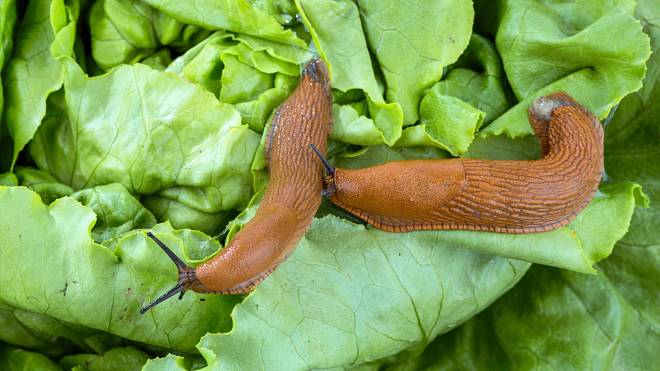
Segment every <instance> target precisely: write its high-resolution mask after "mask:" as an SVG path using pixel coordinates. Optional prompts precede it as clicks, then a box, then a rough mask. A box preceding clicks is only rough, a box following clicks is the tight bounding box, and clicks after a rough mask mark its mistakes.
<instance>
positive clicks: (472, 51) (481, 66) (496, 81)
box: [422, 34, 511, 124]
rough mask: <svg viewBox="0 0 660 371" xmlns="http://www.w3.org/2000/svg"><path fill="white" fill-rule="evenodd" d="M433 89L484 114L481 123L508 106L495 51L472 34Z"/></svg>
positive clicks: (500, 63) (498, 114) (493, 117)
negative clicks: (449, 68) (463, 48)
mask: <svg viewBox="0 0 660 371" xmlns="http://www.w3.org/2000/svg"><path fill="white" fill-rule="evenodd" d="M435 86H438V89H439V92H440V93H442V94H444V95H451V96H453V97H456V98H460V99H461V100H463V101H465V102H467V103H469V104H471V105H473V106H474V107H476V108H477V109H479V110H481V111H483V112H484V114H485V115H486V117H485V118H484V124H488V123H490V122H491V121H493V120H494V119H496V118H497V117H499V116H500V115H501V114H503V113H504V112H505V111H506V110H507V109H508V108H509V107H510V105H511V103H510V98H509V94H510V93H509V92H508V90H507V88H506V84H505V77H504V71H503V70H502V62H501V61H500V56H499V54H497V49H495V45H493V43H492V42H490V40H488V39H486V38H485V37H483V36H480V35H478V34H472V38H471V39H470V44H468V47H467V49H465V51H464V52H463V54H461V56H460V58H459V59H458V61H457V62H456V63H455V64H454V65H452V66H451V70H450V71H449V73H447V75H446V76H445V77H444V78H443V79H442V80H441V81H440V82H438V83H437V84H436V85H435ZM435 86H434V88H435ZM422 116H423V112H422ZM422 118H423V117H422Z"/></svg>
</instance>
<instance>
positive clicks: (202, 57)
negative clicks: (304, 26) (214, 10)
mask: <svg viewBox="0 0 660 371" xmlns="http://www.w3.org/2000/svg"><path fill="white" fill-rule="evenodd" d="M297 62H298V61H297V60H291V59H290V58H288V56H286V50H285V49H283V47H282V46H279V45H277V44H276V45H274V46H273V47H272V48H264V46H263V45H259V42H258V40H252V39H250V40H249V41H245V35H238V36H235V35H232V34H229V33H226V32H221V31H218V32H216V33H214V34H213V35H211V36H210V37H209V38H207V39H206V40H204V41H202V42H201V43H199V44H197V45H196V46H195V47H193V48H191V49H190V50H189V51H187V52H186V53H185V54H183V55H182V56H180V57H179V58H177V59H176V60H174V61H173V62H172V64H171V65H170V66H168V67H167V69H166V71H168V72H173V73H176V74H179V75H181V76H182V77H185V78H186V79H187V80H188V81H190V82H194V83H197V84H200V85H202V86H204V87H205V88H206V89H207V90H208V91H210V92H212V93H213V94H215V95H216V96H217V97H218V98H219V99H220V100H221V101H223V102H226V103H231V104H234V106H235V108H236V109H237V110H238V111H239V112H240V113H241V118H242V120H243V121H242V122H243V123H244V124H247V125H248V126H250V128H251V129H253V130H255V131H257V132H262V131H263V129H264V127H265V126H266V122H267V120H268V117H269V116H270V114H271V113H272V112H273V111H274V110H275V108H277V106H279V105H280V103H282V102H283V101H284V100H285V99H286V97H287V96H288V95H289V94H290V92H291V91H292V90H293V89H294V88H295V86H296V84H297V81H298V79H297V77H298V70H299V67H298V65H297V64H296V63H297Z"/></svg>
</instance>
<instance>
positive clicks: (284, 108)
mask: <svg viewBox="0 0 660 371" xmlns="http://www.w3.org/2000/svg"><path fill="white" fill-rule="evenodd" d="M331 125H332V97H331V95H330V84H329V82H328V72H327V69H326V67H325V65H324V64H323V62H322V61H321V60H315V61H312V62H310V63H309V64H307V65H306V66H305V69H304V71H303V74H302V79H301V81H300V83H299V84H298V87H297V88H296V90H295V91H294V92H293V94H292V95H291V96H290V97H289V98H288V99H287V100H286V101H285V102H284V103H283V104H282V105H281V106H280V107H279V108H278V110H277V112H276V113H275V115H274V118H273V122H272V125H271V129H270V131H269V133H268V137H267V139H266V157H267V160H268V168H269V174H270V180H269V184H268V188H267V190H266V192H265V194H264V197H263V199H262V201H261V203H260V205H259V208H258V210H257V212H256V215H255V216H254V218H252V220H250V222H248V223H247V224H246V225H245V226H244V227H243V229H241V231H240V232H239V233H238V234H237V235H236V236H235V238H234V239H233V240H232V241H231V242H230V243H229V245H227V246H226V247H225V248H224V249H223V250H222V252H221V253H220V254H218V255H217V256H216V257H214V258H213V259H211V260H209V261H207V262H205V263H204V264H201V265H199V266H197V268H196V269H195V274H196V276H197V278H198V280H199V282H200V283H201V285H202V286H203V289H201V290H198V291H206V292H216V293H222V294H236V293H244V292H248V291H250V290H252V289H253V288H254V287H255V286H256V285H257V284H258V283H259V282H261V281H262V280H263V279H264V278H265V277H267V276H268V275H269V274H270V273H271V272H272V271H273V270H274V269H275V268H276V267H277V265H278V264H280V263H281V262H282V261H283V260H284V259H286V258H287V256H288V255H289V254H291V252H292V251H293V249H294V248H295V246H296V244H297V243H298V241H299V240H300V238H302V236H303V234H304V233H305V231H306V230H307V228H308V227H309V225H310V224H311V222H312V219H313V218H314V215H315V214H316V211H317V209H318V207H319V205H320V203H321V199H322V196H321V192H322V189H323V183H322V182H321V178H322V175H323V168H322V167H321V165H320V164H319V163H318V160H317V159H316V156H315V155H314V152H312V150H311V149H310V147H309V144H310V143H311V144H314V145H315V146H317V147H318V148H320V149H322V150H323V151H324V152H325V150H326V146H327V137H328V134H329V133H330V128H331Z"/></svg>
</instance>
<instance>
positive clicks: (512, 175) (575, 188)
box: [326, 93, 603, 233]
mask: <svg viewBox="0 0 660 371" xmlns="http://www.w3.org/2000/svg"><path fill="white" fill-rule="evenodd" d="M529 121H530V124H531V126H532V128H533V129H534V132H535V133H536V135H537V137H538V138H539V140H540V142H541V152H542V155H543V158H542V159H540V160H535V161H496V160H478V159H461V158H459V159H445V160H412V161H394V162H389V163H386V164H382V165H378V166H372V167H368V168H363V169H357V170H348V169H335V171H334V177H328V176H326V183H327V184H326V190H329V193H330V194H331V195H330V200H331V201H332V202H333V203H335V204H336V205H338V206H340V207H342V208H343V209H345V210H347V211H349V212H351V213H352V214H354V215H356V216H358V217H360V218H362V219H364V220H365V221H366V222H367V223H369V224H371V225H373V226H374V227H376V228H378V229H382V230H385V231H390V232H407V231H416V230H451V229H463V230H474V231H489V232H500V233H535V232H545V231H549V230H552V229H555V228H559V227H561V226H564V225H566V224H568V223H570V222H571V221H572V220H573V219H574V218H575V217H576V216H577V214H578V213H579V212H580V211H581V210H582V209H584V207H586V205H587V204H588V203H589V201H590V200H591V199H592V197H593V196H594V194H595V193H596V190H597V189H598V184H599V182H600V179H601V175H602V172H603V128H602V125H601V124H600V122H599V121H598V119H597V118H596V117H595V116H594V115H593V114H591V113H590V112H589V111H588V110H586V109H585V108H584V107H582V106H580V105H579V104H578V103H577V102H576V101H575V100H573V99H572V98H571V97H570V96H568V95H567V94H564V93H555V94H552V95H550V96H547V97H541V98H538V99H537V100H536V101H534V103H533V104H532V106H531V108H530V109H529ZM332 183H334V184H332ZM332 191H334V193H333V192H332Z"/></svg>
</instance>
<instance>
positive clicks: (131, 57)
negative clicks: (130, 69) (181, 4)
mask: <svg viewBox="0 0 660 371" xmlns="http://www.w3.org/2000/svg"><path fill="white" fill-rule="evenodd" d="M89 25H90V31H91V46H92V57H93V58H94V61H95V62H96V64H97V65H98V66H99V67H100V68H101V69H103V70H109V69H110V68H112V67H115V66H117V65H119V64H122V63H127V64H131V63H135V62H137V61H140V60H143V59H144V58H148V57H149V56H151V55H153V53H154V51H155V50H156V48H158V47H160V46H163V45H167V46H172V47H174V48H176V49H186V48H188V47H189V46H190V45H195V44H197V43H199V41H201V40H202V39H203V38H205V37H206V36H208V34H209V33H210V31H207V30H203V29H201V28H199V27H196V26H192V25H186V24H184V23H181V22H179V21H177V20H175V19H174V18H172V17H170V16H168V15H166V14H164V13H161V12H158V11H156V10H154V9H153V8H151V7H150V6H148V5H146V4H144V3H141V2H136V1H130V2H129V1H124V0H99V1H96V2H95V3H94V4H93V5H92V7H91V10H90V13H89Z"/></svg>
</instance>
